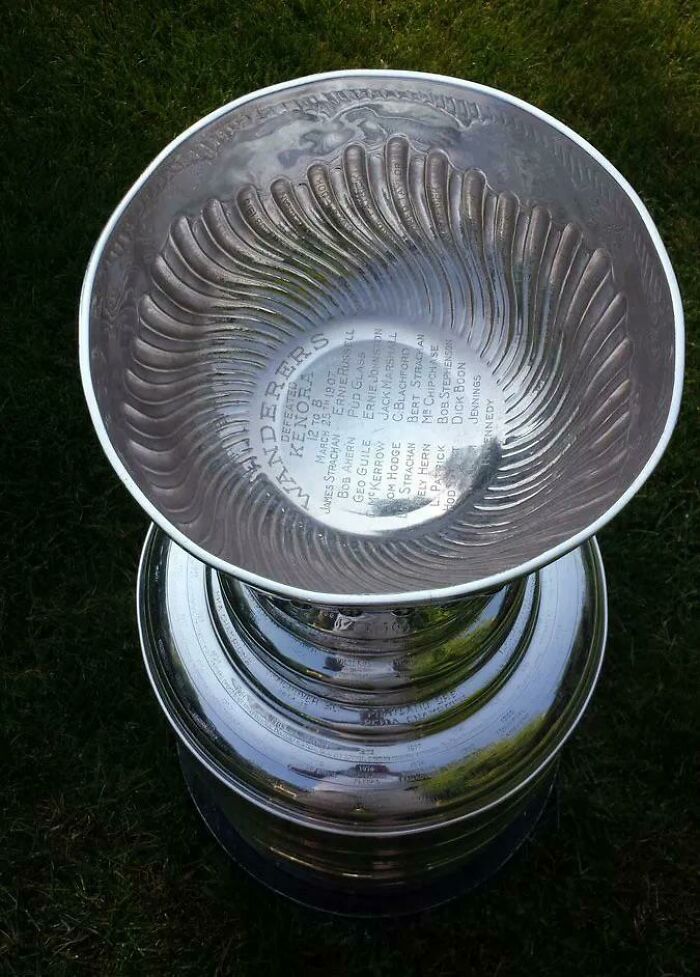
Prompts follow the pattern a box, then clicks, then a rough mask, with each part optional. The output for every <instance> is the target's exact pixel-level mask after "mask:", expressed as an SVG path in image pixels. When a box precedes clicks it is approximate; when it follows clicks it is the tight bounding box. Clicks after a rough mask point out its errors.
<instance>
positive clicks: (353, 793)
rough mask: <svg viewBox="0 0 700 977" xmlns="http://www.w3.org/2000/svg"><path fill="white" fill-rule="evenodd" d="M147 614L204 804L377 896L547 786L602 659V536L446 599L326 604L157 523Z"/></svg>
mask: <svg viewBox="0 0 700 977" xmlns="http://www.w3.org/2000/svg"><path fill="white" fill-rule="evenodd" d="M139 624H140V631H141V640H142V644H143V650H144V656H145V661H146V666H147V669H148V673H149V676H150V678H151V682H152V684H153V687H154V690H155V692H156V695H157V696H158V698H159V700H160V702H161V703H162V705H163V708H164V711H165V713H166V715H167V716H168V718H169V720H170V722H171V723H172V725H173V727H174V729H175V731H176V733H177V735H178V737H179V739H180V742H181V743H182V745H183V747H184V748H185V750H186V754H187V755H186V757H185V764H184V766H185V770H186V773H187V772H188V771H189V773H188V780H190V782H191V780H192V777H194V778H195V779H196V780H197V781H198V783H199V785H200V786H199V791H200V793H199V798H198V803H199V804H200V806H204V807H205V808H206V807H207V805H209V806H210V805H211V804H212V803H214V804H215V805H216V808H217V810H218V812H219V815H218V816H219V819H220V821H221V819H223V822H224V823H228V824H229V831H235V832H236V833H237V835H239V836H240V837H241V838H242V839H243V841H244V842H245V843H246V844H247V845H248V846H252V847H253V848H254V849H255V850H256V851H258V852H263V853H264V852H267V853H268V854H270V855H271V856H272V857H274V860H275V862H276V863H277V865H278V867H279V866H283V867H286V869H287V870H288V871H292V872H293V873H295V874H296V876H297V877H298V878H303V879H305V880H306V881H308V882H311V883H313V884H318V883H319V882H320V881H322V880H325V882H326V883H329V884H330V883H332V885H333V887H334V888H335V889H336V890H337V891H339V892H342V891H343V890H348V891H352V892H354V893H357V891H358V889H357V887H358V885H359V886H360V888H361V887H362V885H363V884H366V885H367V886H368V887H369V889H371V890H372V892H374V894H375V895H376V894H377V893H379V892H381V890H382V888H383V887H384V886H390V887H395V888H402V889H405V888H406V887H408V888H410V887H411V885H414V884H415V885H418V884H420V882H421V881H423V882H426V881H428V880H429V879H434V878H435V876H436V874H437V875H441V874H442V873H445V874H449V873H451V872H454V871H456V870H457V869H458V868H459V867H460V866H462V867H463V866H464V865H465V864H468V863H469V862H470V860H471V859H472V858H474V857H475V856H476V855H478V854H479V853H480V852H481V851H482V850H483V849H484V848H485V847H486V846H488V845H489V844H491V843H493V842H494V840H495V839H497V838H498V836H499V835H500V834H501V833H502V832H503V831H505V830H507V829H508V828H509V826H510V825H512V824H513V823H514V822H515V821H517V819H518V817H519V816H520V815H521V814H522V812H523V810H525V809H526V808H527V806H528V804H529V803H531V799H532V798H533V796H536V795H537V792H538V790H539V788H540V787H541V785H542V784H543V783H548V782H549V779H550V775H551V771H552V764H553V762H554V760H555V758H556V756H557V754H558V752H559V750H560V748H561V746H562V744H563V743H564V741H565V740H566V739H567V738H568V736H569V735H570V733H571V732H572V730H573V728H574V726H575V725H576V723H577V721H578V719H579V718H580V716H581V714H582V713H583V710H584V709H585V706H586V704H587V702H588V700H589V698H590V696H591V693H592V691H593V687H594V685H595V682H596V679H597V676H598V673H599V670H600V665H601V661H602V655H603V648H604V643H605V629H606V601H605V584H604V577H603V570H602V564H601V561H600V555H599V553H598V550H597V547H596V546H595V543H593V542H591V543H588V544H586V545H584V546H583V547H580V548H578V549H577V550H575V551H574V552H572V553H570V554H568V555H566V556H564V557H562V558H561V559H559V560H558V561H556V562H555V563H553V564H551V565H549V566H547V567H546V568H544V569H542V570H540V571H538V572H536V573H533V574H531V575H530V576H529V577H527V578H525V579H523V580H518V581H516V582H514V583H511V584H509V585H506V586H505V587H503V588H501V589H500V590H497V591H495V592H493V593H490V594H487V595H478V596H474V597H469V598H464V599H462V600H460V601H457V602H453V603H451V604H447V605H444V606H438V605H433V606H424V607H416V608H403V609H394V610H389V609H385V610H381V609H362V610H360V609H357V608H329V607H320V606H317V607H314V606H311V605H308V604H307V605H299V604H298V603H297V602H292V601H286V600H280V599H279V598H272V597H270V596H268V595H264V594H262V593H260V592H256V591H254V590H252V589H251V588H248V587H246V586H245V585H241V584H240V583H236V582H235V581H233V580H231V578H226V577H224V576H222V575H221V574H219V573H218V572H217V571H215V570H213V569H211V568H209V567H207V566H205V565H204V564H202V563H200V562H199V561H197V560H196V559H195V558H193V557H192V556H191V555H189V554H188V553H187V552H186V551H184V550H183V549H181V548H180V547H179V546H177V545H176V544H175V543H173V542H172V541H171V540H170V539H169V538H168V537H166V536H165V535H164V534H163V533H162V532H160V531H159V530H156V529H152V530H151V532H150V533H149V537H148V540H147V542H146V546H145V548H144V554H143V559H142V565H141V572H140V581H139ZM202 796H204V798H205V801H202ZM208 820H209V819H208ZM218 833H220V834H221V833H224V832H223V829H220V830H219V832H218Z"/></svg>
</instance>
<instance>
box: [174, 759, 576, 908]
mask: <svg viewBox="0 0 700 977" xmlns="http://www.w3.org/2000/svg"><path fill="white" fill-rule="evenodd" d="M178 755H179V758H180V767H181V769H182V773H183V776H184V778H185V783H186V784H187V789H188V791H189V794H190V797H191V798H192V801H193V802H194V805H195V807H196V808H197V811H198V812H199V815H200V817H201V818H202V820H203V821H204V823H205V824H206V826H207V828H208V829H209V831H210V832H211V834H212V835H213V836H214V838H215V839H216V841H218V843H219V844H220V845H221V847H222V848H223V850H224V851H225V852H226V854H227V855H229V856H230V858H232V859H233V861H235V862H236V863H237V864H238V865H239V866H240V868H242V869H243V870H244V871H245V872H247V873H248V875H250V876H252V877H253V878H254V879H256V881H258V882H261V883H262V884H263V885H265V886H267V887H268V889H272V891H273V892H276V893H277V894H278V895H281V896H284V897H285V898H287V899H291V900H292V901H293V902H296V903H299V904H300V905H302V906H306V907H307V908H309V909H316V910H319V911H321V912H327V913H334V914H335V915H339V916H363V917H379V916H405V915H409V914H412V913H419V912H423V911H424V910H427V909H434V908H436V907H437V906H441V905H443V904H444V903H446V902H450V901H451V900H453V899H457V898H458V897H459V896H462V895H465V894H466V893H468V892H470V891H471V890H472V889H476V888H477V887H478V886H480V885H482V884H483V883H484V882H487V881H488V880H489V879H490V878H491V876H493V875H495V874H496V873H497V872H498V871H500V870H501V869H502V868H503V867H504V866H505V864H506V863H507V862H509V861H510V860H511V858H513V856H514V855H515V854H516V853H517V852H518V850H519V849H520V848H521V846H522V845H523V844H524V843H525V842H526V841H527V839H528V838H529V837H530V835H531V834H532V832H533V831H534V829H535V827H536V825H537V822H538V821H539V820H540V817H541V816H542V813H543V811H544V809H545V807H546V805H547V802H548V800H549V798H550V795H551V794H552V790H553V788H554V784H555V781H556V775H557V768H558V763H555V764H554V765H553V769H552V772H551V773H550V774H549V775H548V776H547V778H546V779H545V781H544V782H543V783H542V784H541V785H540V786H539V787H538V789H537V790H536V791H535V792H534V794H533V795H532V796H531V797H530V798H529V800H528V802H527V804H526V805H525V807H523V808H522V809H521V810H520V811H519V813H518V815H517V816H516V818H515V819H514V820H513V821H511V822H510V823H509V824H508V825H507V826H506V828H505V829H504V830H503V831H502V832H501V834H500V835H498V836H497V837H496V838H494V839H493V840H492V841H490V842H489V843H488V844H487V845H485V846H484V847H483V848H481V849H480V850H479V851H478V852H476V853H475V854H474V856H473V857H472V858H471V859H470V860H469V861H468V862H467V863H466V864H465V865H462V866H460V868H459V869H457V870H455V871H453V872H452V873H451V874H450V875H448V876H447V877H446V878H439V879H437V880H431V879H430V878H429V877H428V878H425V879H423V880H421V881H420V882H418V883H414V884H412V885H411V884H406V885H403V886H399V887H396V886H394V887H392V888H391V889H390V890H389V891H384V890H380V891H377V889H376V888H375V887H374V886H373V885H372V884H371V883H370V884H369V885H367V884H366V885H364V886H363V885H362V884H357V885H356V886H355V887H354V888H353V889H351V890H341V889H339V888H338V887H337V886H336V885H333V884H328V883H327V884H325V885H324V884H323V883H321V882H320V881H319V880H318V879H316V878H314V877H313V876H310V875H305V874H304V872H303V871H297V872H294V871H291V870H290V868H289V867H288V866H286V865H285V864H284V862H283V861H281V860H279V861H278V860H277V859H276V858H275V856H274V854H273V853H269V854H267V855H265V854H264V853H261V852H260V851H257V850H256V849H255V848H253V846H252V845H249V844H248V843H247V842H246V840H245V839H244V838H243V837H242V836H241V834H240V833H239V832H238V831H237V830H236V826H235V824H234V823H232V822H231V820H230V819H229V818H228V817H227V816H226V812H225V810H224V808H223V807H222V806H221V805H219V804H218V803H217V800H216V794H217V789H216V785H213V784H212V782H211V775H210V774H208V773H207V771H206V770H205V769H204V768H203V767H202V766H201V765H200V764H198V763H197V762H196V760H194V758H193V757H192V755H191V754H190V753H189V751H187V750H185V749H184V748H183V747H182V746H179V747H178Z"/></svg>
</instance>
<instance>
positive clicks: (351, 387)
mask: <svg viewBox="0 0 700 977" xmlns="http://www.w3.org/2000/svg"><path fill="white" fill-rule="evenodd" d="M362 82H363V83H362V84H361V85H360V84H359V82H358V79H357V78H353V79H348V78H343V77H342V76H340V77H339V76H332V77H329V78H326V79H316V80H313V81H310V82H306V83H303V84H301V85H299V86H296V87H293V88H292V89H288V88H283V89H281V90H276V91H273V92H270V93H267V94H262V95H259V96H257V97H253V98H252V99H251V100H249V101H248V102H245V103H243V104H241V105H238V106H234V107H232V108H230V109H229V110H227V111H224V112H223V113H222V114H220V115H219V116H218V117H217V118H215V119H213V120H212V121H210V122H208V123H206V124H205V125H204V126H202V127H200V128H199V129H198V130H197V131H195V132H193V133H191V134H190V135H189V136H188V137H187V138H185V139H184V140H183V141H182V142H180V144H179V145H178V146H177V147H176V148H174V149H172V150H171V151H170V152H169V153H168V154H167V155H166V156H165V158H164V159H162V160H161V161H160V163H159V164H158V165H157V166H156V167H155V168H154V169H153V170H152V171H151V172H150V174H149V175H148V176H147V177H146V178H145V179H143V180H142V182H141V183H140V185H139V186H138V187H137V189H136V190H135V192H132V195H131V197H130V198H127V202H126V203H125V205H124V207H123V209H122V211H121V212H120V213H119V214H118V216H117V218H116V219H115V222H114V226H113V227H112V228H111V229H110V232H109V236H108V238H107V239H106V241H105V243H104V246H103V247H102V248H101V250H100V251H99V254H98V256H97V259H96V265H95V268H94V280H93V281H92V283H91V289H90V296H89V299H90V308H89V322H88V339H87V342H88V347H89V386H90V389H91V390H92V391H93V392H94V398H95V410H96V412H97V414H98V418H99V424H100V425H102V426H103V431H104V436H105V438H106V439H108V442H109V445H110V446H111V449H112V450H113V452H114V455H115V456H116V460H117V461H118V465H119V467H120V468H123V472H122V474H125V475H126V477H127V481H128V484H130V487H131V488H132V490H134V491H135V493H136V494H137V497H139V499H140V500H141V501H142V503H144V504H146V505H147V507H148V508H149V510H150V511H151V514H154V515H156V517H157V518H158V520H159V521H161V523H162V524H164V525H165V528H166V529H170V530H171V531H172V532H173V533H174V534H177V536H178V538H180V541H181V542H185V543H186V545H191V546H192V547H194V548H195V549H196V552H198V554H199V555H200V556H202V557H203V558H206V559H210V558H213V559H215V560H217V561H219V563H220V565H222V564H223V565H225V566H226V567H227V568H228V569H231V570H235V571H236V572H241V571H242V572H243V575H248V576H249V577H250V578H251V579H254V580H255V581H257V580H258V578H260V583H261V584H262V585H265V586H269V587H271V588H273V589H274V588H276V587H279V586H281V587H283V588H284V587H293V588H297V589H299V590H304V591H308V592H309V593H310V594H311V595H312V596H314V595H317V594H344V595H358V596H361V595H364V596H367V595H369V596H376V595H382V594H393V595H396V594H410V593H414V594H415V593H416V592H422V591H426V590H437V591H440V590H444V589H449V588H463V589H467V588H472V587H477V586H479V585H480V583H481V582H483V581H484V580H486V579H490V578H492V577H493V576H495V575H507V574H509V573H511V572H513V571H514V570H516V569H517V568H519V567H521V566H522V565H524V564H528V563H532V561H537V560H539V559H544V558H546V556H547V554H551V553H552V551H553V550H555V549H556V548H557V547H562V546H564V545H566V544H567V542H568V541H570V540H572V539H574V538H575V537H577V536H578V535H580V534H581V533H585V532H586V531H587V530H588V529H589V528H591V527H593V526H594V524H595V523H596V521H597V520H599V519H601V518H603V517H605V515H606V514H607V513H609V511H610V510H611V509H612V508H614V507H615V506H616V504H618V502H619V500H620V499H621V497H622V496H623V495H624V494H625V493H626V492H627V490H628V489H629V487H630V486H631V485H632V484H633V483H634V482H635V479H638V477H639V476H640V473H641V472H642V471H643V469H644V468H645V466H646V465H647V464H648V462H649V459H650V457H651V456H652V454H653V452H654V449H655V447H656V445H657V443H658V442H659V440H660V439H661V437H662V435H663V433H664V427H665V425H666V421H667V418H668V415H669V411H670V409H671V403H672V399H673V391H674V383H675V374H674V365H675V351H676V350H675V327H676V323H675V321H674V310H673V303H672V296H671V293H670V288H669V284H668V281H667V276H666V274H665V272H664V268H663V264H662V260H661V258H660V256H659V254H658V251H657V248H656V247H655V246H654V243H653V241H652V240H651V237H650V233H649V229H648V226H647V223H646V221H645V219H644V217H643V216H642V214H641V212H640V210H639V208H638V207H637V205H636V204H635V202H634V201H633V200H632V199H631V198H630V196H629V195H628V193H627V192H626V190H625V189H624V188H623V187H622V186H621V185H620V183H619V182H618V181H617V180H616V179H615V177H614V176H613V175H612V174H611V173H610V172H609V170H608V169H607V168H606V167H605V166H604V165H603V164H601V163H600V162H598V161H597V160H596V159H595V158H593V156H591V155H590V154H589V153H588V151H587V150H586V149H585V148H584V147H582V146H581V145H579V143H578V142H576V141H574V140H572V139H571V138H569V137H568V136H567V135H566V134H565V133H563V132H562V131H560V130H559V129H558V128H557V127H556V126H555V125H553V124H551V123H550V122H549V121H547V120H545V119H542V118H540V117H539V116H538V115H535V114H532V113H529V112H528V111H527V109H524V108H522V107H520V106H517V105H514V104H512V103H510V102H509V101H507V100H506V99H505V98H501V97H500V96H498V95H497V94H494V93H484V92H481V91H476V90H471V89H470V88H469V86H466V85H464V84H460V83H457V82H449V81H436V80H428V79H427V78H416V77H412V78H405V77H404V78H402V77H396V78H393V79H387V78H386V77H383V78H379V77H375V76H371V75H368V76H367V77H366V78H365V79H363V80H362ZM251 575H255V576H254V577H251Z"/></svg>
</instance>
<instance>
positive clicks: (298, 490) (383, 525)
mask: <svg viewBox="0 0 700 977" xmlns="http://www.w3.org/2000/svg"><path fill="white" fill-rule="evenodd" d="M255 416H257V418H258V423H257V424H256V425H255V427H254V434H253V438H252V440H253V444H254V451H255V457H256V459H257V460H258V462H259V464H260V466H261V468H262V470H263V471H265V472H266V473H267V475H268V477H269V478H270V479H271V480H272V481H273V482H275V483H277V484H278V485H279V486H280V488H281V489H282V491H284V492H285V494H286V495H287V497H288V498H290V499H291V501H293V502H294V503H296V504H297V505H300V506H302V507H303V508H304V509H305V510H306V511H307V512H308V513H309V514H310V515H312V516H313V517H314V518H316V519H318V520H319V521H320V522H322V523H325V524H327V525H329V526H333V527H335V528H336V529H341V530H345V531H348V532H356V533H363V534H371V533H375V532H379V531H382V530H392V529H399V528H401V527H404V526H412V525H416V524H418V523H423V522H427V521H428V520H430V519H434V518H435V517H436V516H440V515H443V514H444V513H446V512H448V511H449V510H450V509H451V508H452V507H453V506H454V505H455V504H456V503H458V502H459V501H460V499H462V498H463V497H465V496H466V495H468V494H469V493H470V492H471V491H472V490H474V489H478V488H483V487H485V486H487V485H488V484H489V483H490V482H491V480H492V479H493V477H494V475H495V473H496V470H497V468H498V462H499V458H500V447H499V444H500V438H501V436H502V433H503V419H504V396H503V393H502V391H501V389H500V388H499V386H498V383H497V381H496V379H495V378H494V377H493V376H492V375H491V374H490V372H489V370H488V367H487V366H486V365H485V364H484V363H483V362H481V361H480V360H479V358H478V356H477V355H475V353H474V351H473V349H471V348H470V346H469V344H468V343H467V342H466V340H465V337H464V336H463V335H460V334H458V333H448V334H446V333H444V332H437V331H435V330H434V329H433V330H431V331H428V330H426V329H425V328H422V327H421V326H420V325H415V326H411V325H409V324H407V323H406V322H398V321H397V322H391V321H390V320H389V321H387V320H386V319H372V318H370V317H366V318H354V319H347V320H346V321H344V322H336V323H333V324H332V325H331V326H329V327H327V328H325V329H323V330H318V331H316V332H314V333H312V334H311V335H310V336H309V337H308V338H306V337H305V339H304V341H303V342H294V343H293V344H290V345H289V346H287V347H285V348H284V349H283V350H281V351H280V352H278V354H277V355H276V357H275V358H274V359H273V360H272V361H271V363H270V364H269V367H268V369H267V370H266V372H265V375H264V378H263V380H262V382H261V383H260V395H259V396H258V398H257V399H256V403H255Z"/></svg>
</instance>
